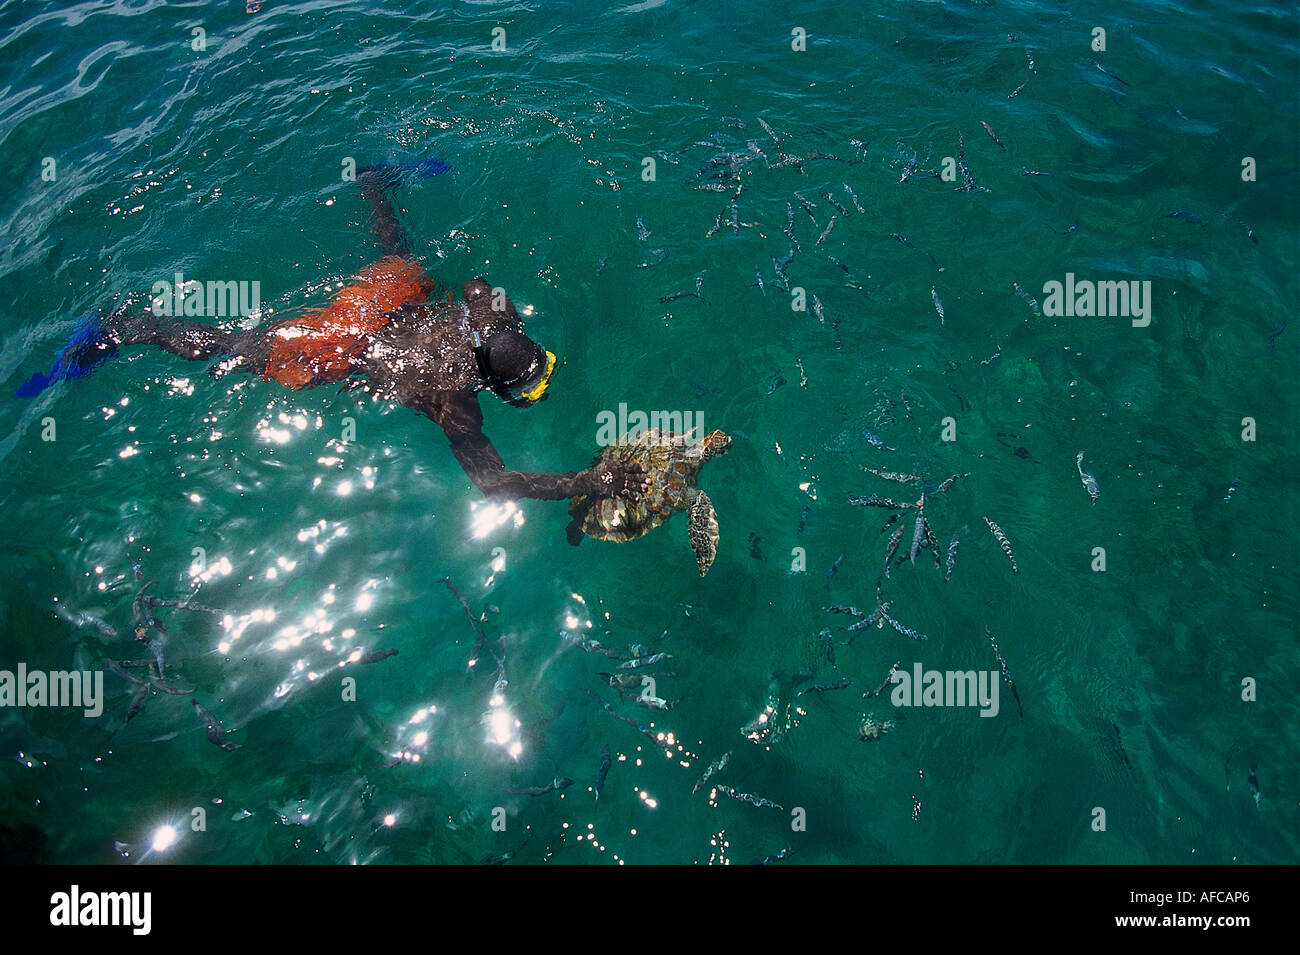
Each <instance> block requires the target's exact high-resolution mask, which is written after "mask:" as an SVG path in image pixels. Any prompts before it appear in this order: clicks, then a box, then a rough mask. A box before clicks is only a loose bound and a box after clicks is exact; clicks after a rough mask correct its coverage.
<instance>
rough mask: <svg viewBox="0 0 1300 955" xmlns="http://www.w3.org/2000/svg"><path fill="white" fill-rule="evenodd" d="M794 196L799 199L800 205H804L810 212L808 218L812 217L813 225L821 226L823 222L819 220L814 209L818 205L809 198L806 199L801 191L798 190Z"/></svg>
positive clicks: (804, 208)
mask: <svg viewBox="0 0 1300 955" xmlns="http://www.w3.org/2000/svg"><path fill="white" fill-rule="evenodd" d="M794 197H795V198H796V199H798V200H799V205H801V206H803V211H804V212H806V213H808V218H809V219H812V222H813V225H815V226H820V225H821V223H820V222H818V221H817V217H816V216H815V215H813V210H814V209H816V208H817V207H816V206H815V205H813V204H812V203H811V202H809V201H808V200H807V199H805V198H804V197H803V196H801V195H799V193H797V192H796V193H795V194H794Z"/></svg>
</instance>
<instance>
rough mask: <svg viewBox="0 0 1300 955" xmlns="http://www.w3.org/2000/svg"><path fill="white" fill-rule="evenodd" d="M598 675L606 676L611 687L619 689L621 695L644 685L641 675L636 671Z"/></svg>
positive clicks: (598, 674)
mask: <svg viewBox="0 0 1300 955" xmlns="http://www.w3.org/2000/svg"><path fill="white" fill-rule="evenodd" d="M596 676H603V677H605V679H606V680H608V681H609V685H610V687H612V688H613V689H615V690H618V691H619V694H620V696H621V695H622V694H623V693H627V692H631V691H632V690H639V689H641V687H642V685H643V683H642V680H641V677H640V676H639V675H638V674H636V673H597V674H596Z"/></svg>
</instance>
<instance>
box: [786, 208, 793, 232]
mask: <svg viewBox="0 0 1300 955" xmlns="http://www.w3.org/2000/svg"><path fill="white" fill-rule="evenodd" d="M785 220H786V221H785V227H786V229H788V230H790V231H794V205H793V204H792V203H789V202H787V203H786V204H785Z"/></svg>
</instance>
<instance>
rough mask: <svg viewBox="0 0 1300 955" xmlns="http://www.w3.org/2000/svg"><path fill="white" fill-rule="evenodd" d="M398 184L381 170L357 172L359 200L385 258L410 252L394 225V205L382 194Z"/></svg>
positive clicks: (373, 168) (395, 223) (382, 168)
mask: <svg viewBox="0 0 1300 955" xmlns="http://www.w3.org/2000/svg"><path fill="white" fill-rule="evenodd" d="M397 181H398V177H397V176H395V175H393V174H392V173H391V172H390V171H389V170H388V169H387V168H386V167H382V166H368V167H366V168H365V169H361V170H359V171H358V172H357V185H358V186H360V187H361V198H363V199H365V200H366V202H367V203H368V204H369V206H370V209H371V212H372V213H373V214H374V219H373V221H372V224H371V228H372V229H373V230H374V233H375V237H376V238H378V239H379V244H380V245H381V246H382V247H383V250H384V255H401V256H408V255H410V254H411V249H410V245H409V243H408V242H407V240H406V233H405V232H404V231H403V230H402V226H401V223H399V222H398V221H397V212H396V210H394V209H393V204H392V203H391V202H389V201H388V196H386V195H385V194H384V190H385V189H386V188H387V187H388V186H390V185H393V184H394V183H396V182H397Z"/></svg>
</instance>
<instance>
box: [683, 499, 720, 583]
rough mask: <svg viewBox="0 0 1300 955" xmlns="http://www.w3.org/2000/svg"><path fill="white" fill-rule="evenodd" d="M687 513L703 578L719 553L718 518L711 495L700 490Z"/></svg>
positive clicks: (689, 532) (688, 531) (691, 537)
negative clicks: (710, 498)
mask: <svg viewBox="0 0 1300 955" xmlns="http://www.w3.org/2000/svg"><path fill="white" fill-rule="evenodd" d="M686 513H687V515H688V516H689V518H690V521H689V523H688V524H687V526H686V529H687V533H688V534H689V535H690V540H691V549H692V550H694V551H695V559H696V562H697V563H698V564H699V566H700V576H701V577H703V576H704V575H705V574H707V573H708V572H709V568H710V567H711V566H712V565H713V558H714V557H715V556H716V555H717V553H718V516H717V514H716V513H714V510H713V502H712V501H710V500H709V495H707V494H705V493H704V492H703V491H701V490H699V489H696V490H695V491H694V493H693V494H692V495H691V500H690V504H689V505H687V508H686Z"/></svg>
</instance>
